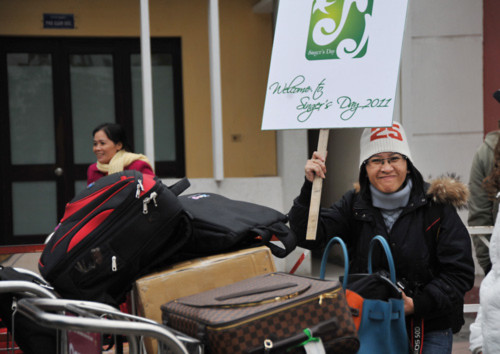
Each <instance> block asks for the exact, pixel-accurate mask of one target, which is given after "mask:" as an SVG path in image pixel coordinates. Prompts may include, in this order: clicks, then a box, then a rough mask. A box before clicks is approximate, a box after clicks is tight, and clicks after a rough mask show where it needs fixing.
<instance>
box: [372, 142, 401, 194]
mask: <svg viewBox="0 0 500 354" xmlns="http://www.w3.org/2000/svg"><path fill="white" fill-rule="evenodd" d="M397 157H400V159H399V160H398V159H397ZM391 160H392V162H389V161H391ZM366 173H367V174H368V180H369V181H370V183H371V184H372V186H374V187H375V188H377V189H378V190H379V191H381V192H383V193H394V192H396V191H398V190H399V189H401V187H402V186H403V183H404V181H405V179H406V176H407V174H408V164H407V162H406V159H405V158H404V157H402V155H400V154H397V153H393V152H381V153H379V154H375V155H373V156H372V157H370V158H369V159H368V162H367V163H366Z"/></svg>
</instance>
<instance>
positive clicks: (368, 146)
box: [359, 122, 411, 166]
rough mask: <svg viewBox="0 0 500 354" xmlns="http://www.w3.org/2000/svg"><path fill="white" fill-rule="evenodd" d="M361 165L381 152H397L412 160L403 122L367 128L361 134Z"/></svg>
mask: <svg viewBox="0 0 500 354" xmlns="http://www.w3.org/2000/svg"><path fill="white" fill-rule="evenodd" d="M359 144H360V154H359V165H360V166H361V165H362V164H363V162H364V161H366V160H368V159H369V158H370V157H371V156H373V155H375V154H378V153H381V152H397V153H399V154H401V155H405V156H406V157H408V158H409V159H410V160H411V154H410V147H409V146H408V140H407V139H406V134H405V131H404V129H403V126H402V125H401V123H397V122H394V123H393V124H392V127H389V128H366V129H365V130H363V134H361V140H360V142H359Z"/></svg>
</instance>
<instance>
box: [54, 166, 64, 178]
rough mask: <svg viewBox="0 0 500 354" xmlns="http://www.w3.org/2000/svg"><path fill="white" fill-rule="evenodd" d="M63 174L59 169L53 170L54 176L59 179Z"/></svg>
mask: <svg viewBox="0 0 500 354" xmlns="http://www.w3.org/2000/svg"><path fill="white" fill-rule="evenodd" d="M63 173H64V170H63V169H62V168H61V167H57V168H56V169H55V170H54V174H55V175H56V176H57V177H59V176H62V175H63Z"/></svg>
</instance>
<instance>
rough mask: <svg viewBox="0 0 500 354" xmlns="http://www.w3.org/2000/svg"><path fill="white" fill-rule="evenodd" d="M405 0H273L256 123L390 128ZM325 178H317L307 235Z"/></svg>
mask: <svg viewBox="0 0 500 354" xmlns="http://www.w3.org/2000/svg"><path fill="white" fill-rule="evenodd" d="M407 5H408V0H400V1H395V2H394V1H376V0H336V1H325V0H286V1H280V2H279V8H278V16H277V20H276V28H275V34H274V41H273V51H272V56H271V66H270V70H269V78H268V84H267V92H266V101H265V104H264V115H263V119H262V130H286V129H320V137H319V142H318V151H320V152H323V153H324V152H326V147H327V144H328V129H332V128H365V127H389V126H391V125H392V117H393V113H394V100H395V96H396V85H397V78H398V73H399V62H400V59H401V47H402V42H403V33H404V26H405V20H406V10H407ZM322 186H323V180H322V179H321V178H317V177H316V178H315V179H314V181H313V189H312V195H311V205H310V207H311V209H310V213H309V224H308V229H307V235H306V239H308V240H314V239H315V238H316V231H317V225H318V215H319V206H320V200H321V190H322Z"/></svg>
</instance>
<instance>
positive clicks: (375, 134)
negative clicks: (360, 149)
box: [370, 123, 403, 141]
mask: <svg viewBox="0 0 500 354" xmlns="http://www.w3.org/2000/svg"><path fill="white" fill-rule="evenodd" d="M399 129H401V126H400V125H399V124H398V123H393V124H392V127H390V128H372V133H371V135H370V141H374V140H377V139H385V138H392V139H396V140H400V141H403V135H401V132H400V131H399Z"/></svg>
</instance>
